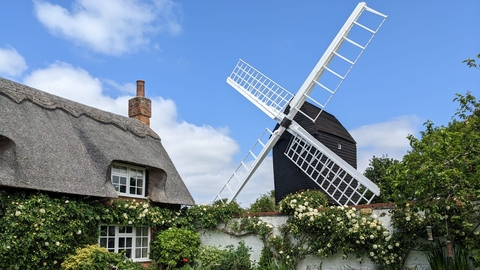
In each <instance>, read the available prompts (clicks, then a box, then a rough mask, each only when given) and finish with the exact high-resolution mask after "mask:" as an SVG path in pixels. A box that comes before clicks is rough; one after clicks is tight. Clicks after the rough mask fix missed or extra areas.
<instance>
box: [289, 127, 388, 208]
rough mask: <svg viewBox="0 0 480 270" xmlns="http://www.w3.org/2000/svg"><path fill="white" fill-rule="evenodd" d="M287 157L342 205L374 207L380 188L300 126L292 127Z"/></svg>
mask: <svg viewBox="0 0 480 270" xmlns="http://www.w3.org/2000/svg"><path fill="white" fill-rule="evenodd" d="M288 130H289V131H290V132H291V133H292V134H293V136H292V139H291V140H290V143H289V146H288V147H287V149H286V150H285V155H286V156H287V157H288V158H289V159H290V160H291V161H292V162H293V163H295V164H296V165H297V166H298V168H300V169H301V170H302V171H303V172H304V173H305V174H306V175H308V176H309V177H310V179H312V180H313V181H314V182H315V183H316V184H317V185H318V186H319V187H320V188H321V189H322V190H323V191H324V192H325V193H326V194H328V195H330V197H331V198H332V199H333V200H335V202H336V203H338V204H339V205H351V204H354V205H357V204H360V203H370V202H371V201H372V199H373V198H374V197H375V195H379V194H380V190H379V188H378V187H377V186H376V185H375V184H374V183H373V182H372V181H370V180H369V179H368V178H366V177H365V176H364V175H363V174H361V173H359V172H358V171H357V170H356V169H355V168H353V167H352V166H351V165H350V164H348V163H347V162H345V161H344V160H343V159H342V158H340V157H339V156H338V155H337V154H335V153H334V152H332V151H331V150H330V149H328V147H326V146H325V145H323V144H322V143H321V142H319V141H318V140H317V139H315V138H314V137H313V136H312V135H310V134H309V133H308V132H307V131H306V130H304V129H303V128H302V127H301V126H300V125H298V124H296V123H292V127H291V128H289V129H288Z"/></svg>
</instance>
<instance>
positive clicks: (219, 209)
mask: <svg viewBox="0 0 480 270" xmlns="http://www.w3.org/2000/svg"><path fill="white" fill-rule="evenodd" d="M244 212H245V210H244V209H242V208H241V207H240V206H239V205H238V204H237V203H236V202H231V203H228V204H223V203H222V201H216V202H215V203H214V204H212V205H195V206H192V207H189V208H185V209H184V210H183V214H184V218H185V219H184V224H181V225H183V226H187V227H191V228H192V230H195V229H196V230H198V229H204V230H208V229H215V228H217V227H218V225H219V224H220V223H227V222H228V221H229V220H231V219H232V218H233V217H235V216H239V215H242V214H243V213H244Z"/></svg>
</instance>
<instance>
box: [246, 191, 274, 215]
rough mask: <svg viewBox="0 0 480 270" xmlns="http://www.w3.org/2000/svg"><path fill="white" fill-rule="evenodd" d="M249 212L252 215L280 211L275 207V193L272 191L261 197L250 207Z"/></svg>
mask: <svg viewBox="0 0 480 270" xmlns="http://www.w3.org/2000/svg"><path fill="white" fill-rule="evenodd" d="M247 211H248V212H251V213H259V212H276V211H278V208H277V206H276V205H275V191H274V190H272V191H270V192H269V193H267V194H263V195H261V196H260V197H259V198H257V199H256V200H255V202H253V203H252V204H251V205H250V208H249V209H247Z"/></svg>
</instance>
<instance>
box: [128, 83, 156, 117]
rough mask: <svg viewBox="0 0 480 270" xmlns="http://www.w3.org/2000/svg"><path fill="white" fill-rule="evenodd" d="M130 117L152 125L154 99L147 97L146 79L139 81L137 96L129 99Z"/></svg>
mask: <svg viewBox="0 0 480 270" xmlns="http://www.w3.org/2000/svg"><path fill="white" fill-rule="evenodd" d="M128 117H130V118H136V119H138V120H140V121H142V123H144V124H145V125H147V126H150V117H152V101H151V100H150V99H148V98H146V97H145V81H142V80H138V81H137V96H136V97H134V98H132V99H130V100H129V101H128Z"/></svg>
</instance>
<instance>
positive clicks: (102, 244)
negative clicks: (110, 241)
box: [100, 238, 107, 247]
mask: <svg viewBox="0 0 480 270" xmlns="http://www.w3.org/2000/svg"><path fill="white" fill-rule="evenodd" d="M100 246H101V247H107V238H100Z"/></svg>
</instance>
